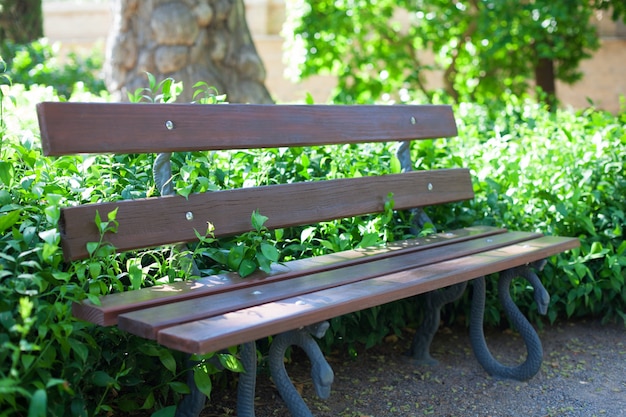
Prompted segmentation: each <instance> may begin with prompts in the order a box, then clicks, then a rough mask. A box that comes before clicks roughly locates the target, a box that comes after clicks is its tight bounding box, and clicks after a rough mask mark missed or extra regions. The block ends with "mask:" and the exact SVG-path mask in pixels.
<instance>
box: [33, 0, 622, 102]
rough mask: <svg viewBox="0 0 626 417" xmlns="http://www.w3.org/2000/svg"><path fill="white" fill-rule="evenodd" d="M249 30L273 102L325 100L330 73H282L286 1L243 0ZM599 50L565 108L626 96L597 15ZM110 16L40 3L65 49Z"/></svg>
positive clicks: (93, 37) (616, 56) (85, 43)
mask: <svg viewBox="0 0 626 417" xmlns="http://www.w3.org/2000/svg"><path fill="white" fill-rule="evenodd" d="M246 13H247V19H248V24H249V26H250V31H251V32H252V36H253V38H254V41H255V44H256V47H257V49H258V52H259V54H260V55H261V58H262V59H263V62H264V64H265V67H266V70H267V80H266V85H267V88H268V89H269V90H270V92H271V93H272V95H273V96H274V98H275V99H276V101H278V102H293V101H302V100H304V97H305V95H306V93H307V92H310V93H311V94H312V95H313V97H314V99H315V101H316V102H318V103H322V102H325V101H326V100H327V99H328V97H329V95H330V91H331V90H332V88H333V86H334V82H333V79H332V78H331V77H314V78H312V79H309V80H307V81H305V82H303V83H300V84H294V83H292V82H290V81H289V80H287V79H286V78H285V77H284V71H285V65H284V63H283V56H282V53H283V52H282V45H283V40H282V38H281V36H280V30H281V28H282V24H283V21H284V19H285V8H284V0H246ZM599 17H601V19H600V20H599V21H598V27H599V30H600V34H601V35H602V48H601V49H600V50H599V51H598V52H596V53H595V55H594V56H593V57H592V58H591V59H589V60H585V61H583V62H582V64H581V70H582V71H583V73H584V74H585V76H584V78H583V80H582V81H580V82H579V83H577V84H575V85H573V86H568V85H565V84H562V83H559V84H557V94H558V95H559V98H560V99H561V101H562V102H563V103H564V104H565V105H566V106H572V107H574V108H583V107H587V106H588V100H587V98H589V99H591V100H592V101H593V102H594V103H595V104H596V105H597V106H598V107H600V108H603V109H606V110H609V111H613V112H616V111H618V110H619V97H620V96H626V26H624V25H623V24H621V23H620V24H616V23H615V22H612V21H611V20H610V19H608V18H607V17H604V16H599ZM111 21H112V16H111V13H110V3H109V2H78V3H77V2H68V1H64V2H54V1H47V2H44V32H45V34H46V36H47V37H48V38H49V39H50V41H52V42H56V41H60V42H61V43H62V45H63V48H64V49H66V50H67V49H79V50H80V49H83V50H85V49H87V50H88V49H90V48H92V47H93V46H94V45H96V46H97V47H101V48H104V44H105V42H106V37H107V34H108V32H109V28H110V25H111Z"/></svg>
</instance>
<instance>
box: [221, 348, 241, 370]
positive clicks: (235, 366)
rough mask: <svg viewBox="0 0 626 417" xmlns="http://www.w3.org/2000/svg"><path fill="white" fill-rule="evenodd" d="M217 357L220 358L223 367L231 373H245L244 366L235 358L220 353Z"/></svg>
mask: <svg viewBox="0 0 626 417" xmlns="http://www.w3.org/2000/svg"><path fill="white" fill-rule="evenodd" d="M217 357H218V358H219V360H220V363H221V364H222V366H223V367H224V368H226V369H228V370H229V371H231V372H244V371H245V369H244V367H243V364H242V363H241V361H239V360H238V359H237V358H236V357H235V356H233V355H230V354H227V353H220V354H219V355H217Z"/></svg>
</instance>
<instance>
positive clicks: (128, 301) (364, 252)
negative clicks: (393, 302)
mask: <svg viewBox="0 0 626 417" xmlns="http://www.w3.org/2000/svg"><path fill="white" fill-rule="evenodd" d="M506 232H507V231H506V229H499V228H495V227H489V226H475V227H468V228H464V229H459V230H452V231H449V232H445V233H437V234H434V235H430V236H427V237H422V238H417V239H408V240H401V241H396V242H392V243H389V244H387V245H385V246H383V247H370V248H362V249H354V250H348V251H343V252H338V253H331V254H327V255H321V256H316V257H313V258H304V259H296V260H293V261H289V262H287V263H284V264H275V265H273V268H272V273H271V274H266V273H264V272H262V271H257V272H255V273H253V274H252V275H250V276H248V277H246V278H241V277H240V276H239V275H238V274H237V273H234V272H230V273H224V274H220V275H211V276H205V277H202V278H200V279H197V280H188V281H182V282H175V283H172V284H167V285H159V286H155V287H150V288H143V289H141V290H137V291H126V292H121V293H115V294H109V295H107V296H106V297H102V298H101V299H100V304H99V305H96V304H93V303H92V302H90V301H89V300H83V301H82V302H80V303H74V304H73V305H72V310H73V314H74V316H76V317H77V318H80V319H82V320H86V321H89V322H92V323H95V324H99V325H101V326H112V325H115V324H117V318H118V316H119V315H120V314H123V313H128V312H131V311H136V310H141V309H144V308H149V307H154V306H159V305H163V304H169V303H174V302H179V301H184V300H189V299H194V298H200V297H205V296H208V295H212V294H217V293H221V292H226V291H232V290H234V289H239V288H250V287H254V286H257V285H264V284H267V283H269V282H276V281H284V280H287V279H291V278H294V277H299V276H302V275H305V274H307V275H311V274H315V273H320V272H324V271H330V270H333V269H337V268H344V267H348V266H352V265H357V264H360V263H363V262H371V261H375V260H381V259H385V258H389V257H394V256H398V255H403V254H409V253H416V252H421V251H424V250H429V249H433V248H437V247H441V246H445V245H450V244H454V243H460V242H465V241H468V240H472V239H485V238H488V237H491V236H494V235H497V234H502V233H506Z"/></svg>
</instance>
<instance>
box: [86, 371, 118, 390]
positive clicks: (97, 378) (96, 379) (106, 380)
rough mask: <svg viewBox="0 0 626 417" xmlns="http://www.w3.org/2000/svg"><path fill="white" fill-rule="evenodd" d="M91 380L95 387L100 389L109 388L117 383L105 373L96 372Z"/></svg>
mask: <svg viewBox="0 0 626 417" xmlns="http://www.w3.org/2000/svg"><path fill="white" fill-rule="evenodd" d="M91 380H92V381H93V383H94V385H96V386H98V387H107V386H109V385H113V384H114V383H115V379H113V378H112V377H111V376H110V375H109V374H107V373H106V372H105V371H96V372H94V373H93V375H92V377H91Z"/></svg>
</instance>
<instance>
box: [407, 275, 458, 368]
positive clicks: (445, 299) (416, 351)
mask: <svg viewBox="0 0 626 417" xmlns="http://www.w3.org/2000/svg"><path fill="white" fill-rule="evenodd" d="M466 286H467V282H461V283H459V284H455V285H451V286H450V287H447V288H445V289H442V290H437V291H430V292H428V293H426V294H424V295H423V297H422V299H423V300H424V302H423V306H424V319H423V320H422V323H421V324H420V326H419V327H418V328H417V331H416V333H415V337H414V338H413V343H412V344H411V349H410V350H409V352H407V353H408V355H409V356H411V358H412V360H413V361H414V362H415V363H417V364H420V365H436V364H437V360H435V359H434V358H433V357H432V356H431V355H430V344H431V343H432V341H433V338H434V337H435V333H437V329H439V323H440V313H441V308H442V307H443V306H444V305H445V304H447V303H451V302H452V301H455V300H456V299H458V298H459V297H461V295H463V292H464V291H465V287H466Z"/></svg>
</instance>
